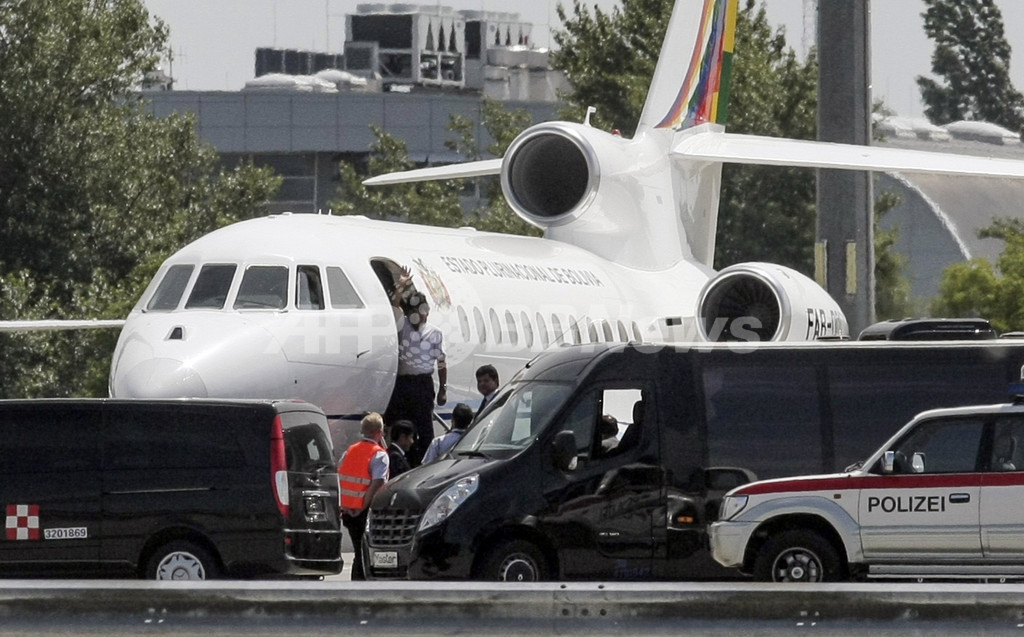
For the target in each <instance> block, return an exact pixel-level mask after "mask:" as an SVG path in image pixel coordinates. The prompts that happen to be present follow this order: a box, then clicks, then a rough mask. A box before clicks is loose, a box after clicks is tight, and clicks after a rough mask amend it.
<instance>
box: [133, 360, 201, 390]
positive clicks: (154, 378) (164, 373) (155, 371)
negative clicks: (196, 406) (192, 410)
mask: <svg viewBox="0 0 1024 637" xmlns="http://www.w3.org/2000/svg"><path fill="white" fill-rule="evenodd" d="M119 376H120V378H119V379H118V383H117V384H118V387H117V388H116V391H115V392H114V394H115V396H117V395H120V396H131V397H134V398H180V397H183V396H187V397H190V398H207V397H208V396H209V392H208V391H207V388H206V384H205V383H203V379H202V377H201V376H200V375H199V373H198V372H196V370H194V369H192V368H190V367H188V366H187V365H185V364H184V363H183V362H182V361H179V360H175V359H173V358H151V359H147V360H143V361H141V362H140V363H139V364H137V365H135V366H134V367H132V368H131V369H129V370H127V371H125V372H124V373H123V374H120V375H119Z"/></svg>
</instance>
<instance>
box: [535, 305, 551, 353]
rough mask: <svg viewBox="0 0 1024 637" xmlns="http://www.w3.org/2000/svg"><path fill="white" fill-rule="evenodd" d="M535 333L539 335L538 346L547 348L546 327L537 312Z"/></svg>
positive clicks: (542, 318)
mask: <svg viewBox="0 0 1024 637" xmlns="http://www.w3.org/2000/svg"><path fill="white" fill-rule="evenodd" d="M537 333H538V334H540V346H541V347H543V348H544V349H547V348H548V342H549V341H548V326H547V325H546V324H545V323H544V317H543V316H541V314H540V312H537Z"/></svg>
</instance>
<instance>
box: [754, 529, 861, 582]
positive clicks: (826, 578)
mask: <svg viewBox="0 0 1024 637" xmlns="http://www.w3.org/2000/svg"><path fill="white" fill-rule="evenodd" d="M754 579H756V580H759V581H762V582H835V581H839V580H841V579H843V564H842V560H841V559H840V557H839V553H838V552H837V551H836V549H835V547H834V546H832V543H831V542H829V541H828V540H826V539H825V538H823V537H822V536H821V535H819V534H818V533H816V532H814V531H809V530H805V529H792V530H789V531H783V532H782V533H779V534H778V535H775V536H773V537H771V538H769V539H768V541H767V542H765V543H764V546H762V547H761V550H760V551H758V553H757V558H756V559H755V561H754Z"/></svg>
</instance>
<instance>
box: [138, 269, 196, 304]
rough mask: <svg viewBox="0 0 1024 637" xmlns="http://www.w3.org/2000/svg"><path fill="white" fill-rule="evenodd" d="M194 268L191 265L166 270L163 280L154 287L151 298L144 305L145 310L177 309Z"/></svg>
mask: <svg viewBox="0 0 1024 637" xmlns="http://www.w3.org/2000/svg"><path fill="white" fill-rule="evenodd" d="M192 270H195V266H194V265H191V264H180V265H172V266H171V267H170V268H168V270H167V273H166V274H164V278H163V279H162V280H161V281H160V284H159V285H158V286H157V287H156V292H154V293H153V298H151V299H149V304H148V305H146V309H147V310H165V311H166V310H173V309H174V308H176V307H178V302H179V301H181V295H182V294H184V293H185V287H186V286H187V285H188V280H189V278H190V277H191V276H192Z"/></svg>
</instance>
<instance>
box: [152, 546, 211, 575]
mask: <svg viewBox="0 0 1024 637" xmlns="http://www.w3.org/2000/svg"><path fill="white" fill-rule="evenodd" d="M216 577H217V562H216V561H215V560H214V559H213V556H212V555H210V553H209V552H208V551H207V550H206V549H204V548H203V547H201V546H198V545H196V544H193V543H192V542H189V541H187V540H175V541H173V542H168V543H167V544H164V545H163V546H161V547H160V548H158V549H157V550H156V551H155V552H154V553H153V555H152V556H150V558H149V561H148V562H147V563H146V579H152V580H204V579H214V578H216Z"/></svg>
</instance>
